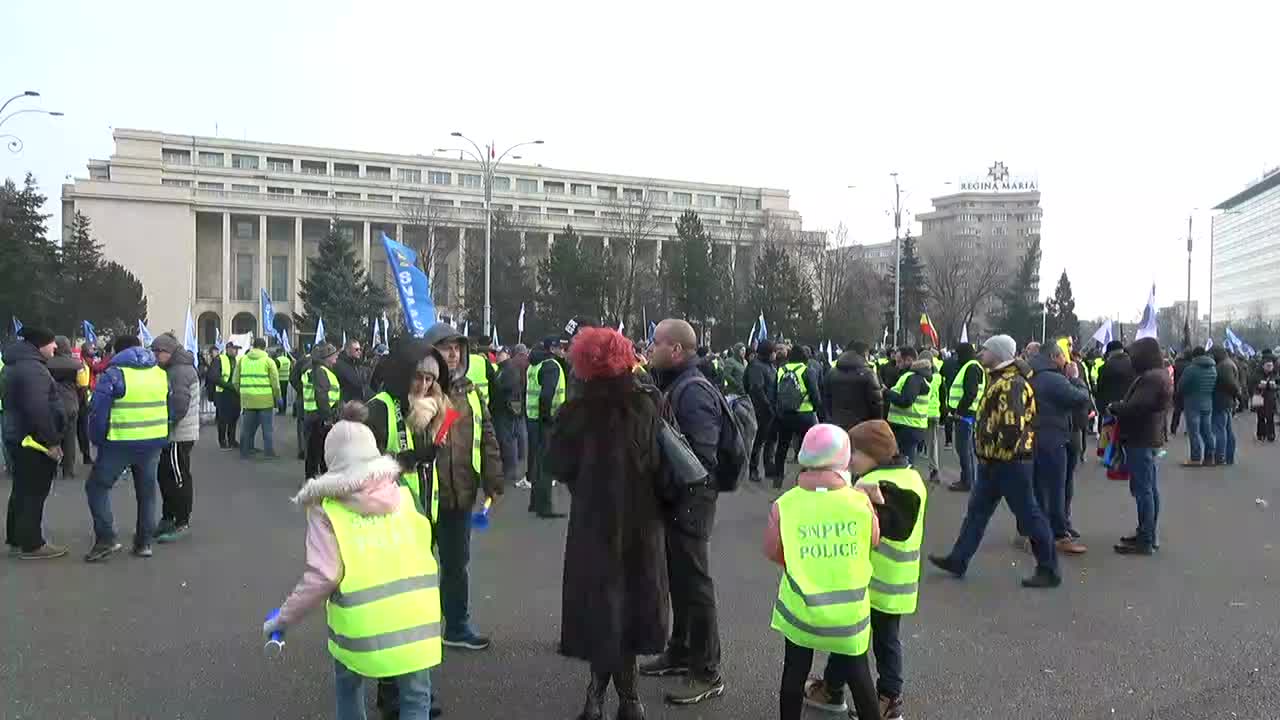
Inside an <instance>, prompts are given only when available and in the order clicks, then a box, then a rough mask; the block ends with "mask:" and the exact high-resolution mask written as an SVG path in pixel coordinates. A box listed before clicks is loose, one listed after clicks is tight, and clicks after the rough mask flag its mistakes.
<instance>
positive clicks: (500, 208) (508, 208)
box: [490, 203, 512, 212]
mask: <svg viewBox="0 0 1280 720" xmlns="http://www.w3.org/2000/svg"><path fill="white" fill-rule="evenodd" d="M490 207H492V208H493V209H494V210H497V211H500V212H511V210H512V207H511V206H510V205H507V204H505V203H494V204H493V205H490Z"/></svg>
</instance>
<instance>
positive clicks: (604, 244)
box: [600, 235, 609, 253]
mask: <svg viewBox="0 0 1280 720" xmlns="http://www.w3.org/2000/svg"><path fill="white" fill-rule="evenodd" d="M600 249H601V250H604V251H605V252H606V253H607V252H609V236H608V235H605V236H604V237H602V238H600Z"/></svg>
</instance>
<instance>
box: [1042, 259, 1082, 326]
mask: <svg viewBox="0 0 1280 720" xmlns="http://www.w3.org/2000/svg"><path fill="white" fill-rule="evenodd" d="M1045 310H1046V311H1047V312H1048V314H1049V317H1048V321H1047V325H1048V337H1075V336H1076V335H1077V334H1078V333H1079V332H1080V318H1078V317H1076V299H1075V296H1074V295H1073V294H1072V292H1071V280H1069V279H1068V278H1067V271H1066V270H1063V271H1062V276H1061V277H1059V278H1058V286H1057V287H1056V288H1054V291H1053V299H1051V300H1049V301H1048V302H1047V303H1046V308H1045Z"/></svg>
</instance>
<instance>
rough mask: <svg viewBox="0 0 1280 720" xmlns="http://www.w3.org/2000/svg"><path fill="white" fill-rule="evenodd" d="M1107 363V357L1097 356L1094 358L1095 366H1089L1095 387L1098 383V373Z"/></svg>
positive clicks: (1090, 376)
mask: <svg viewBox="0 0 1280 720" xmlns="http://www.w3.org/2000/svg"><path fill="white" fill-rule="evenodd" d="M1106 364H1107V361H1106V359H1105V358H1100V357H1096V358H1094V359H1093V366H1092V367H1090V368H1089V378H1090V379H1091V380H1093V385H1094V387H1097V385H1098V373H1099V372H1100V371H1101V370H1102V366H1103V365H1106Z"/></svg>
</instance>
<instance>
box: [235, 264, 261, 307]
mask: <svg viewBox="0 0 1280 720" xmlns="http://www.w3.org/2000/svg"><path fill="white" fill-rule="evenodd" d="M255 284H256V283H255V282H254V281H253V255H251V254H250V253H236V300H253V299H254V297H253V295H254V293H253V286H254V285H255Z"/></svg>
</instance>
